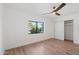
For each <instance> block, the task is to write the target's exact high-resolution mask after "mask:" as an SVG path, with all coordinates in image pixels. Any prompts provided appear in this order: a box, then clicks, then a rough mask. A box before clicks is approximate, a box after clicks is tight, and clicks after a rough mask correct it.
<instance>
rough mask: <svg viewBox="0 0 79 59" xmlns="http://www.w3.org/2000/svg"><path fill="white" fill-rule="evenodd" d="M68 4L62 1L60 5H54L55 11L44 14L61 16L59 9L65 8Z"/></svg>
mask: <svg viewBox="0 0 79 59" xmlns="http://www.w3.org/2000/svg"><path fill="white" fill-rule="evenodd" d="M65 5H66V3H61V4H60V5H59V6H54V7H53V11H51V12H49V13H44V14H43V15H46V14H51V13H52V14H54V15H57V16H60V14H59V13H58V11H59V10H60V9H61V8H63V7H64V6H65Z"/></svg>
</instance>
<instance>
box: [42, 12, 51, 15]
mask: <svg viewBox="0 0 79 59" xmlns="http://www.w3.org/2000/svg"><path fill="white" fill-rule="evenodd" d="M51 13H52V12H49V13H43V14H42V15H46V14H51Z"/></svg>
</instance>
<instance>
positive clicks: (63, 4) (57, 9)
mask: <svg viewBox="0 0 79 59" xmlns="http://www.w3.org/2000/svg"><path fill="white" fill-rule="evenodd" d="M65 5H66V4H65V3H62V4H61V5H60V6H59V7H58V8H56V9H55V10H54V11H53V12H57V11H59V10H60V9H61V8H63V7H64V6H65Z"/></svg>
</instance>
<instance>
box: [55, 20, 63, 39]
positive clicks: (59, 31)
mask: <svg viewBox="0 0 79 59" xmlns="http://www.w3.org/2000/svg"><path fill="white" fill-rule="evenodd" d="M55 38H56V39H60V40H64V22H63V21H58V22H55Z"/></svg>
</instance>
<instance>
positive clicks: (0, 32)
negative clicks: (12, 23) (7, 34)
mask: <svg viewBox="0 0 79 59" xmlns="http://www.w3.org/2000/svg"><path fill="white" fill-rule="evenodd" d="M2 21H3V5H2V4H1V3H0V55H1V54H3V53H4V51H3V36H2V35H3V30H2Z"/></svg>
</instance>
